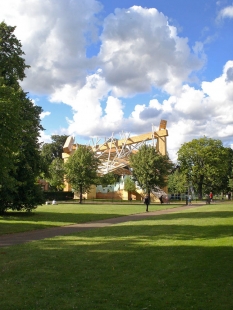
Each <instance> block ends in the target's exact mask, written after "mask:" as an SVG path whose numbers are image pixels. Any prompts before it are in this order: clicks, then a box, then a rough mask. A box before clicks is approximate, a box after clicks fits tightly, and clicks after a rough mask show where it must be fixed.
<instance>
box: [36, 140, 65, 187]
mask: <svg viewBox="0 0 233 310" xmlns="http://www.w3.org/2000/svg"><path fill="white" fill-rule="evenodd" d="M67 138H68V136H67V135H52V136H51V139H52V142H51V143H44V144H43V146H42V148H41V153H40V154H41V165H42V178H44V179H45V180H46V181H48V182H50V180H51V179H52V178H53V176H52V175H51V171H53V167H50V165H52V162H53V160H54V159H57V158H59V159H62V153H63V146H64V144H65V141H66V139H67ZM54 165H56V161H55V163H54ZM52 166H53V165H52Z"/></svg>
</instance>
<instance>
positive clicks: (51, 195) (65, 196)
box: [44, 192, 74, 201]
mask: <svg viewBox="0 0 233 310" xmlns="http://www.w3.org/2000/svg"><path fill="white" fill-rule="evenodd" d="M44 199H45V201H46V200H49V201H51V200H53V199H55V200H56V201H65V200H72V199H74V193H73V192H44Z"/></svg>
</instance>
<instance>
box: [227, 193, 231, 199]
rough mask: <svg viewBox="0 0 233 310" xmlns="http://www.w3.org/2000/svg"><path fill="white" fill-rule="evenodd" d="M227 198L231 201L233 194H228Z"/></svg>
mask: <svg viewBox="0 0 233 310" xmlns="http://www.w3.org/2000/svg"><path fill="white" fill-rule="evenodd" d="M227 197H228V200H231V192H228V194H227Z"/></svg>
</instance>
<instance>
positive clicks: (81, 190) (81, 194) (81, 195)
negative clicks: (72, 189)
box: [79, 185, 83, 203]
mask: <svg viewBox="0 0 233 310" xmlns="http://www.w3.org/2000/svg"><path fill="white" fill-rule="evenodd" d="M79 192H80V196H79V197H80V200H79V203H82V201H83V188H82V185H80V187H79Z"/></svg>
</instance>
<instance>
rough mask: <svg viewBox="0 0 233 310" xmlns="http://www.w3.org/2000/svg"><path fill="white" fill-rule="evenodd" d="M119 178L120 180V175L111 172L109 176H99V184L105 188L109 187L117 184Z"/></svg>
mask: <svg viewBox="0 0 233 310" xmlns="http://www.w3.org/2000/svg"><path fill="white" fill-rule="evenodd" d="M118 178H119V176H118V175H116V174H114V173H112V172H109V173H107V174H104V175H101V176H98V180H97V183H98V184H100V185H102V186H103V187H107V186H108V185H112V184H114V183H116V182H117V179H118Z"/></svg>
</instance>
